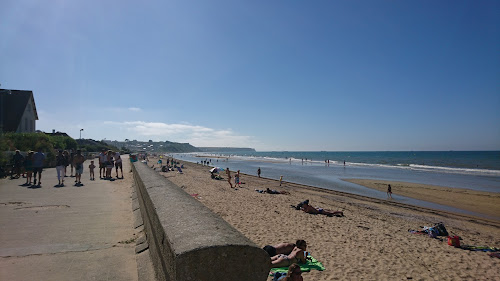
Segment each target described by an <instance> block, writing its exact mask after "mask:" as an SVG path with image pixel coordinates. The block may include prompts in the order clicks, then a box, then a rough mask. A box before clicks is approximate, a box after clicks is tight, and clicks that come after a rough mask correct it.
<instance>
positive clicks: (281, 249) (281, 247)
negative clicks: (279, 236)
mask: <svg viewBox="0 0 500 281" xmlns="http://www.w3.org/2000/svg"><path fill="white" fill-rule="evenodd" d="M295 247H299V248H304V251H305V249H306V248H307V243H306V241H304V240H297V241H295V244H293V243H287V242H283V243H280V244H278V245H274V246H271V245H266V246H264V248H263V249H264V251H266V252H267V253H268V254H269V256H270V257H274V256H276V255H279V254H286V255H288V254H290V253H291V252H292V250H293V249H294V248H295Z"/></svg>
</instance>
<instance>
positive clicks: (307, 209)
mask: <svg viewBox="0 0 500 281" xmlns="http://www.w3.org/2000/svg"><path fill="white" fill-rule="evenodd" d="M301 204H302V206H301V207H300V209H302V211H304V212H306V213H308V214H321V215H326V216H337V217H343V216H344V213H343V212H342V211H331V210H326V209H323V208H314V207H313V206H311V205H309V200H306V201H304V202H302V203H301Z"/></svg>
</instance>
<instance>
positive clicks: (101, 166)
mask: <svg viewBox="0 0 500 281" xmlns="http://www.w3.org/2000/svg"><path fill="white" fill-rule="evenodd" d="M102 174H104V175H106V149H102V150H101V153H99V178H100V179H102V178H103V177H104V176H103V175H102Z"/></svg>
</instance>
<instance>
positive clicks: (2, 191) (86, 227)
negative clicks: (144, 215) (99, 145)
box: [0, 156, 139, 280]
mask: <svg viewBox="0 0 500 281" xmlns="http://www.w3.org/2000/svg"><path fill="white" fill-rule="evenodd" d="M122 158H123V160H124V165H123V170H124V172H125V176H124V179H116V178H115V179H116V180H113V181H110V180H101V179H99V178H97V177H96V180H93V181H91V180H90V179H89V171H88V168H87V167H88V165H89V164H90V161H88V160H87V161H86V162H85V163H84V167H85V169H84V173H83V176H82V183H83V185H82V186H75V185H74V184H75V182H74V181H75V178H74V177H66V178H65V186H63V187H57V186H56V185H57V184H58V180H57V174H56V170H55V169H54V168H49V169H44V171H43V174H42V180H41V181H42V185H41V187H40V188H31V187H27V186H23V183H25V181H26V179H23V178H20V179H14V180H10V179H0V226H1V231H0V280H138V273H137V263H136V254H135V246H136V243H135V240H136V239H137V238H138V235H139V234H138V233H137V230H135V229H134V214H133V211H132V192H133V190H132V186H133V179H132V173H131V172H130V163H129V161H128V158H127V157H126V156H125V157H122ZM96 160H97V159H96ZM68 171H69V167H68ZM96 175H97V176H98V175H99V171H98V170H97V169H96ZM113 175H115V176H116V173H115V171H114V170H113Z"/></svg>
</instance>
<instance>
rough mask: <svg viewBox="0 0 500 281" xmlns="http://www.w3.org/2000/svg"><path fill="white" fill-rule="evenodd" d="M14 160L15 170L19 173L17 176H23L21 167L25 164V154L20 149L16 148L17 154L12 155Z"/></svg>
mask: <svg viewBox="0 0 500 281" xmlns="http://www.w3.org/2000/svg"><path fill="white" fill-rule="evenodd" d="M12 162H14V172H15V173H16V174H17V176H16V178H20V177H21V167H22V166H23V162H24V156H23V155H22V154H21V152H20V151H19V150H16V154H14V156H12Z"/></svg>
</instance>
